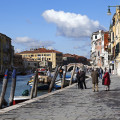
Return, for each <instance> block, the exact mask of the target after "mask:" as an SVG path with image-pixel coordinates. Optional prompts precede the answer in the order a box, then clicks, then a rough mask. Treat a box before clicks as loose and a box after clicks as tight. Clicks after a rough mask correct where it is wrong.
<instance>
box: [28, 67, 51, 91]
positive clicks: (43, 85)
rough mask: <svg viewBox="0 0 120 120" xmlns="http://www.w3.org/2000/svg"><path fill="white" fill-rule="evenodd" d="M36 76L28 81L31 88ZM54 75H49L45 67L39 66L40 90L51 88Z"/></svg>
mask: <svg viewBox="0 0 120 120" xmlns="http://www.w3.org/2000/svg"><path fill="white" fill-rule="evenodd" d="M33 80H34V76H32V77H31V80H30V81H28V85H29V86H30V88H32V86H33ZM51 80H52V77H49V76H47V71H46V69H45V68H38V87H37V89H38V90H47V89H48V88H49V85H50V82H51Z"/></svg>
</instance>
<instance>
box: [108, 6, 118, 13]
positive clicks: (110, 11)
mask: <svg viewBox="0 0 120 120" xmlns="http://www.w3.org/2000/svg"><path fill="white" fill-rule="evenodd" d="M110 7H116V8H118V9H119V10H120V5H116V6H108V12H107V14H108V15H111V11H110Z"/></svg>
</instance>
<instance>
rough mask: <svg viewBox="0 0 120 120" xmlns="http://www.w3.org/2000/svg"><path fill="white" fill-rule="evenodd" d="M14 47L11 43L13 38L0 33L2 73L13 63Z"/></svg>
mask: <svg viewBox="0 0 120 120" xmlns="http://www.w3.org/2000/svg"><path fill="white" fill-rule="evenodd" d="M13 55H14V47H13V46H12V45H11V38H9V37H8V36H6V35H4V34H2V33H0V73H4V72H5V70H6V69H8V68H11V67H12V65H13Z"/></svg>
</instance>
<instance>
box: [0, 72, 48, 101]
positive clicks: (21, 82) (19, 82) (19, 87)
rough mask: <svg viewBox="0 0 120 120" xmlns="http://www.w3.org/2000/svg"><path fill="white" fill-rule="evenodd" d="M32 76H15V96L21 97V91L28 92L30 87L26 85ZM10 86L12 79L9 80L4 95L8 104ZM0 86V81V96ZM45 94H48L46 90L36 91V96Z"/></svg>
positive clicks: (0, 85)
mask: <svg viewBox="0 0 120 120" xmlns="http://www.w3.org/2000/svg"><path fill="white" fill-rule="evenodd" d="M32 75H33V74H30V75H24V76H22V75H17V77H16V88H15V96H22V93H23V91H25V90H29V91H30V86H29V85H27V82H28V81H29V80H30V78H31V77H32ZM11 84H12V79H11V78H9V80H8V84H7V89H6V94H5V100H6V101H7V102H9V97H10V91H11ZM2 85H3V81H2V80H0V94H1V91H2ZM45 93H48V90H46V91H38V96H40V95H43V94H45Z"/></svg>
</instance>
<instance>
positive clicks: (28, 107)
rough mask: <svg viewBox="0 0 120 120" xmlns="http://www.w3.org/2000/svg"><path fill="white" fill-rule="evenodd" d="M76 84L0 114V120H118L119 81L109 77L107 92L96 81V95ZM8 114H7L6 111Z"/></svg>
mask: <svg viewBox="0 0 120 120" xmlns="http://www.w3.org/2000/svg"><path fill="white" fill-rule="evenodd" d="M87 87H88V89H84V90H80V89H77V86H76V84H74V85H72V86H69V87H67V88H65V89H62V90H59V91H55V92H52V93H50V94H47V95H44V96H43V97H41V96H40V97H37V98H35V99H33V100H29V101H26V102H24V103H20V104H19V105H18V106H19V107H17V106H12V107H9V108H5V109H3V110H0V120H120V77H118V76H115V75H113V76H111V90H110V91H105V88H104V86H102V85H101V80H100V81H99V92H93V91H92V83H91V78H90V79H88V80H87ZM9 110H10V111H9Z"/></svg>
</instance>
